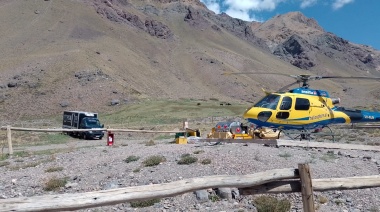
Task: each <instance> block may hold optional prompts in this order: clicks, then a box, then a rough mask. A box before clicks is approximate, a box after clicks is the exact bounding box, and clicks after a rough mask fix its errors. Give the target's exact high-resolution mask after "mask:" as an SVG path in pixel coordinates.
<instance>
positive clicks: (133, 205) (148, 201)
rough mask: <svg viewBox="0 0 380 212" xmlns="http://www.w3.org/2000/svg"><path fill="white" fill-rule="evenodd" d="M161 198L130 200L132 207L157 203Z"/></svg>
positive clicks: (142, 206) (143, 206)
mask: <svg viewBox="0 0 380 212" xmlns="http://www.w3.org/2000/svg"><path fill="white" fill-rule="evenodd" d="M160 201H161V199H150V200H142V201H134V202H130V204H131V207H132V208H145V207H149V206H152V205H154V204H155V203H159V202H160Z"/></svg>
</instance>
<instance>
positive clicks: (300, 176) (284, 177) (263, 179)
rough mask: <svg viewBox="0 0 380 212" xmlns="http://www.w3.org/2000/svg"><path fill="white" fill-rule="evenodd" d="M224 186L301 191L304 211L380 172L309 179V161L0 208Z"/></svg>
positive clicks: (244, 191)
mask: <svg viewBox="0 0 380 212" xmlns="http://www.w3.org/2000/svg"><path fill="white" fill-rule="evenodd" d="M291 179H293V180H291ZM225 187H233V188H239V193H240V195H251V194H263V193H289V192H301V193H302V202H303V209H304V211H305V212H314V211H315V208H314V197H313V196H314V195H313V191H326V190H344V189H362V188H371V187H380V175H374V176H362V177H350V178H329V179H314V180H312V179H311V178H310V168H309V165H308V164H299V165H298V169H274V170H269V171H264V172H259V173H256V174H250V175H242V176H231V175H215V176H204V177H198V178H191V179H184V180H180V181H175V182H170V183H163V184H152V185H144V186H134V187H127V188H117V189H110V190H101V191H93V192H86V193H70V194H53V195H45V196H33V197H19V198H10V199H0V212H2V211H69V210H78V209H84V208H92V207H99V206H107V205H114V204H119V203H125V202H132V201H141V200H149V199H156V198H164V197H171V196H175V195H179V194H183V193H187V192H192V191H196V190H201V189H208V188H225Z"/></svg>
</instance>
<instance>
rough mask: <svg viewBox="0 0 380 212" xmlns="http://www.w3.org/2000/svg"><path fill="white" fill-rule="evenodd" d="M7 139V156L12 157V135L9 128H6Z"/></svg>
mask: <svg viewBox="0 0 380 212" xmlns="http://www.w3.org/2000/svg"><path fill="white" fill-rule="evenodd" d="M7 139H8V151H9V155H13V147H12V133H11V126H10V125H8V126H7Z"/></svg>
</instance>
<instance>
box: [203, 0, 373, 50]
mask: <svg viewBox="0 0 380 212" xmlns="http://www.w3.org/2000/svg"><path fill="white" fill-rule="evenodd" d="M201 2H203V3H204V4H205V5H206V6H207V8H208V9H210V10H212V11H214V12H215V13H217V14H220V13H222V12H225V13H227V14H228V15H230V16H231V17H234V18H239V19H242V20H246V21H259V22H263V21H266V20H268V19H270V18H272V17H273V16H275V15H278V14H285V13H287V12H291V11H300V12H302V13H303V14H304V15H305V16H306V17H309V18H313V19H315V20H316V21H317V22H318V24H319V25H320V26H321V27H322V28H323V29H325V30H326V31H328V32H332V33H334V34H336V35H337V36H339V37H342V38H344V39H346V40H349V41H351V42H353V43H357V44H364V45H369V46H372V47H373V48H375V49H377V50H380V14H379V13H380V0H201Z"/></svg>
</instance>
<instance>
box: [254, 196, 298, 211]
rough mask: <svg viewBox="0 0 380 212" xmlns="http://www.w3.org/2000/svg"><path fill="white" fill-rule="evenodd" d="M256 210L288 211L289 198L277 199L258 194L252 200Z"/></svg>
mask: <svg viewBox="0 0 380 212" xmlns="http://www.w3.org/2000/svg"><path fill="white" fill-rule="evenodd" d="M253 203H254V205H255V207H256V208H257V211H258V212H288V211H290V206H291V204H290V201H289V200H285V199H282V200H278V199H276V198H274V197H270V196H260V197H257V198H255V199H254V200H253Z"/></svg>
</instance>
